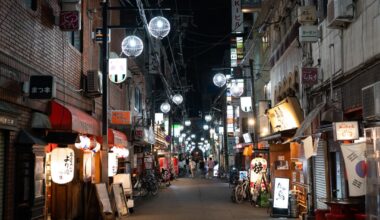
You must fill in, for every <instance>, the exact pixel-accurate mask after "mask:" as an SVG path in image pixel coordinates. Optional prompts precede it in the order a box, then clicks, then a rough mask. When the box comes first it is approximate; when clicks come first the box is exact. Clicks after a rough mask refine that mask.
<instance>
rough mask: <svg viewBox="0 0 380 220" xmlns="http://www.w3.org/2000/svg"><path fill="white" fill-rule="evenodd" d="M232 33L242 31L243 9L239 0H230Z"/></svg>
mask: <svg viewBox="0 0 380 220" xmlns="http://www.w3.org/2000/svg"><path fill="white" fill-rule="evenodd" d="M231 3H232V5H231V10H232V11H231V14H232V33H243V32H244V27H243V11H242V10H241V0H232V1H231Z"/></svg>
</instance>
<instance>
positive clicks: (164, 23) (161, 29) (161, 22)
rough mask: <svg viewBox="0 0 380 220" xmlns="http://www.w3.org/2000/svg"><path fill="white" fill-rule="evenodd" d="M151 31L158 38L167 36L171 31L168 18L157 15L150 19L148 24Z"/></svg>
mask: <svg viewBox="0 0 380 220" xmlns="http://www.w3.org/2000/svg"><path fill="white" fill-rule="evenodd" d="M148 29H149V33H150V34H151V35H152V36H153V37H155V38H158V39H162V38H164V37H166V36H167V35H168V34H169V32H170V23H169V21H168V19H166V18H164V17H162V16H157V17H154V18H153V19H152V20H150V22H149V24H148Z"/></svg>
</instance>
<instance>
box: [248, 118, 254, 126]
mask: <svg viewBox="0 0 380 220" xmlns="http://www.w3.org/2000/svg"><path fill="white" fill-rule="evenodd" d="M248 125H249V126H254V125H255V119H253V118H250V119H248Z"/></svg>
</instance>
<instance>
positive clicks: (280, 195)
mask: <svg viewBox="0 0 380 220" xmlns="http://www.w3.org/2000/svg"><path fill="white" fill-rule="evenodd" d="M288 197H289V179H287V178H275V179H274V195H273V209H272V215H273V216H287V215H288V203H289V199H288Z"/></svg>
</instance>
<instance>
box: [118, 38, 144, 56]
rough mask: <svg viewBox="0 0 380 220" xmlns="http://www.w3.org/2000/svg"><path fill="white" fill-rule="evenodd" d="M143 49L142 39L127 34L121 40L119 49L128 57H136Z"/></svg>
mask: <svg viewBox="0 0 380 220" xmlns="http://www.w3.org/2000/svg"><path fill="white" fill-rule="evenodd" d="M143 49H144V44H143V42H142V40H141V39H140V38H139V37H137V36H135V35H132V36H128V37H126V38H124V40H123V42H121V50H122V51H123V53H124V54H125V55H127V56H128V57H137V56H139V55H140V54H141V53H142V51H143Z"/></svg>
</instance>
